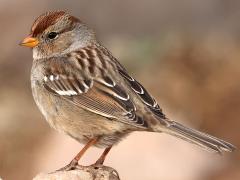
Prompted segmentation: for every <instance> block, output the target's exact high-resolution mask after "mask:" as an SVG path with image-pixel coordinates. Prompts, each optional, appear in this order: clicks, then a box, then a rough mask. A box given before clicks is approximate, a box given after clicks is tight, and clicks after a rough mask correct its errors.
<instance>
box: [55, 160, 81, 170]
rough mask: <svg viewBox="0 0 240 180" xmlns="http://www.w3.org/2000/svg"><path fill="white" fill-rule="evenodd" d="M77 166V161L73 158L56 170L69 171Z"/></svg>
mask: <svg viewBox="0 0 240 180" xmlns="http://www.w3.org/2000/svg"><path fill="white" fill-rule="evenodd" d="M77 166H78V161H77V160H75V159H73V160H72V161H71V162H70V163H69V164H68V165H66V166H64V167H63V168H60V169H58V170H57V171H71V170H75V169H76V168H77Z"/></svg>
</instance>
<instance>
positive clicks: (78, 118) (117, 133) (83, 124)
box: [32, 86, 131, 148]
mask: <svg viewBox="0 0 240 180" xmlns="http://www.w3.org/2000/svg"><path fill="white" fill-rule="evenodd" d="M32 87H33V88H32V90H33V97H34V100H35V102H36V104H37V106H38V107H39V109H40V111H41V112H42V114H43V115H44V117H45V119H46V120H47V122H48V123H49V125H50V126H51V127H52V128H54V129H56V130H57V131H59V132H62V133H65V134H67V135H69V136H71V137H72V138H74V139H76V140H77V141H79V142H80V143H84V144H85V143H87V142H88V141H89V140H90V139H92V138H96V137H97V138H99V140H98V142H97V144H96V146H97V147H103V148H105V147H109V146H112V145H114V144H116V143H117V142H119V141H120V140H121V139H122V138H123V137H125V136H126V135H127V134H129V133H130V132H131V130H130V129H131V127H129V125H127V124H124V123H121V122H119V121H116V120H112V119H108V118H106V117H103V116H100V115H98V114H95V113H92V112H89V111H87V110H85V109H82V108H80V107H78V106H76V105H74V104H73V103H71V102H69V101H67V100H65V99H63V98H59V97H57V96H55V95H53V94H49V93H48V92H47V91H46V90H44V89H42V90H40V88H38V87H35V86H32Z"/></svg>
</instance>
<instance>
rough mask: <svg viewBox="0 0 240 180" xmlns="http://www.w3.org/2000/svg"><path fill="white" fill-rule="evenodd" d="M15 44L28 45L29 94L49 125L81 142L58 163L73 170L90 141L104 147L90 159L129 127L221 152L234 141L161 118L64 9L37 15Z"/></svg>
mask: <svg viewBox="0 0 240 180" xmlns="http://www.w3.org/2000/svg"><path fill="white" fill-rule="evenodd" d="M21 45H23V46H27V47H31V48H32V50H33V65H32V71H31V84H32V91H33V97H34V100H35V101H36V104H37V106H38V107H39V109H40V111H41V112H42V114H43V115H44V117H45V118H46V120H47V121H48V123H49V124H50V126H51V127H53V128H54V129H56V130H57V131H60V132H63V133H65V134H68V135H69V136H71V137H72V138H74V139H76V140H77V141H79V142H81V143H85V144H86V146H85V147H84V148H83V149H82V150H81V151H80V152H79V153H78V154H77V156H76V157H75V158H74V159H73V160H72V161H71V162H70V164H68V165H67V166H66V167H64V169H65V170H70V169H74V168H75V167H76V165H77V164H78V161H79V159H80V158H81V156H82V155H83V154H84V152H85V151H86V150H87V149H88V148H89V147H90V146H92V145H94V146H97V147H103V148H105V151H104V152H103V154H102V155H101V157H100V158H99V159H98V160H97V161H96V164H102V163H103V162H104V159H105V157H106V155H107V153H108V152H109V150H110V149H111V147H112V146H113V145H115V144H117V143H118V142H119V141H120V140H121V139H122V138H123V137H125V136H126V135H128V134H129V133H131V132H133V131H149V132H159V133H160V132H164V133H167V134H170V135H173V136H176V137H178V138H181V139H183V140H186V141H188V142H190V143H193V144H196V145H199V146H201V147H203V148H205V149H208V150H211V151H214V152H217V153H221V152H223V151H230V152H231V151H233V150H234V146H233V145H232V144H230V143H228V142H225V141H223V140H221V139H218V138H216V137H213V136H210V135H208V134H205V133H203V132H199V131H196V130H193V129H190V128H188V127H185V126H183V125H182V124H180V123H178V122H175V121H172V120H170V119H169V118H167V117H166V116H165V115H164V114H163V112H162V110H161V109H160V107H159V105H158V103H157V102H156V101H155V100H154V99H153V97H152V96H151V95H150V94H149V93H148V92H147V91H146V89H145V88H144V87H143V86H142V85H141V84H140V83H139V82H138V81H136V80H135V79H134V78H132V77H131V76H130V75H128V73H127V71H126V69H125V68H124V67H123V66H122V65H121V64H120V63H119V62H118V61H117V59H116V58H114V57H113V56H112V54H111V53H110V52H109V51H108V50H107V49H106V48H105V47H103V46H102V45H101V44H100V43H99V42H98V41H97V39H96V37H95V33H94V32H93V30H91V29H90V28H88V27H87V26H86V25H85V24H84V23H82V22H81V21H80V20H79V19H77V18H76V17H73V16H71V15H70V14H68V13H66V12H64V11H54V12H48V13H45V14H43V15H41V16H39V17H38V18H37V19H36V20H35V22H34V24H33V26H32V28H31V33H30V35H29V36H28V37H27V38H25V39H24V40H23V41H22V42H21Z"/></svg>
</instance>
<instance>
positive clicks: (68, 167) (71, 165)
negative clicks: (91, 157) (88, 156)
mask: <svg viewBox="0 0 240 180" xmlns="http://www.w3.org/2000/svg"><path fill="white" fill-rule="evenodd" d="M96 142H97V138H94V139H91V140H90V141H88V143H87V144H86V145H85V146H84V147H83V148H82V149H81V151H80V152H79V153H78V154H77V155H76V156H75V157H74V158H73V160H72V161H71V162H70V163H69V164H68V165H66V166H65V167H63V168H61V169H59V170H57V171H70V170H74V169H76V167H77V166H78V161H79V160H80V159H81V157H82V156H83V154H84V153H85V152H86V151H87V150H88V149H89V148H90V147H91V146H92V145H94V144H96Z"/></svg>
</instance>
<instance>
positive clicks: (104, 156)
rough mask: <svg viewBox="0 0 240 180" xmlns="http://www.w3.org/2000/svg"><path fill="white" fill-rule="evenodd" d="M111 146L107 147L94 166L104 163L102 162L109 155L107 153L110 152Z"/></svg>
mask: <svg viewBox="0 0 240 180" xmlns="http://www.w3.org/2000/svg"><path fill="white" fill-rule="evenodd" d="M111 148H112V146H110V147H107V148H106V149H105V150H104V151H103V153H102V155H101V156H100V157H99V158H98V160H97V161H96V162H95V163H94V165H102V164H103V163H104V160H105V159H106V156H107V154H108V153H109V151H110V150H111Z"/></svg>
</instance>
